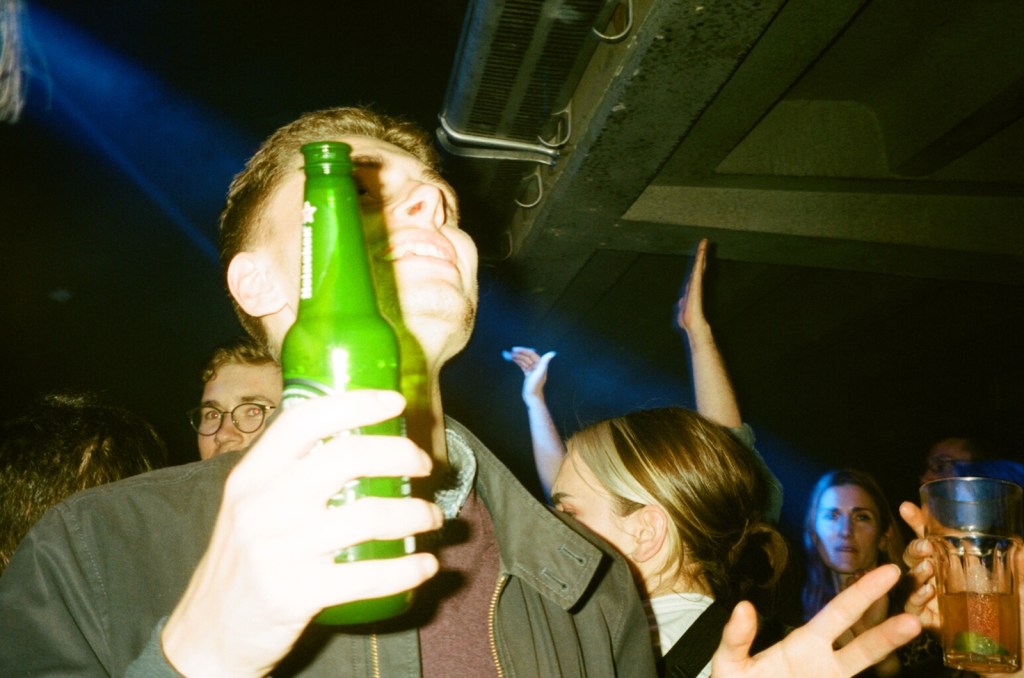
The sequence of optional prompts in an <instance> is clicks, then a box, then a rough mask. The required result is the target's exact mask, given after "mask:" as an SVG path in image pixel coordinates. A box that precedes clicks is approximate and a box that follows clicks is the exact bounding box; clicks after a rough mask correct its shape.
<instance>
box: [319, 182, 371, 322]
mask: <svg viewBox="0 0 1024 678" xmlns="http://www.w3.org/2000/svg"><path fill="white" fill-rule="evenodd" d="M323 167H324V166H321V165H314V166H312V167H307V169H306V190H305V204H304V205H303V225H302V261H301V276H300V281H301V282H300V289H299V313H300V314H301V315H320V314H328V313H329V314H332V315H345V316H379V315H380V311H379V310H378V307H377V298H376V291H375V289H374V285H373V272H372V270H371V268H370V259H369V254H368V253H367V248H366V240H365V236H364V234H363V229H362V223H361V218H360V214H359V201H358V196H357V194H356V190H355V185H354V184H353V181H352V178H351V176H350V175H348V174H346V173H340V172H339V173H337V174H328V173H324V171H323Z"/></svg>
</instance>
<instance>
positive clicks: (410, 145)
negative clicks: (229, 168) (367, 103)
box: [220, 107, 440, 344]
mask: <svg viewBox="0 0 1024 678" xmlns="http://www.w3.org/2000/svg"><path fill="white" fill-rule="evenodd" d="M340 136H365V137H371V138H374V139H379V140H381V141H385V142H387V143H390V144H393V145H395V146H397V147H398V148H400V149H402V150H404V151H406V152H408V153H410V154H412V155H413V156H415V157H416V158H417V159H419V160H420V161H421V162H423V163H424V164H425V165H427V167H429V168H430V169H431V170H434V171H437V170H438V168H439V167H440V156H439V155H438V153H437V150H436V149H435V148H434V146H433V144H432V141H431V137H430V135H429V134H428V133H427V132H426V131H424V130H423V129H421V128H420V127H419V126H418V125H416V124H415V123H412V122H408V121H406V120H403V119H400V118H396V117H392V116H389V115H385V114H383V113H378V112H376V111H374V110H372V109H369V108H356V107H338V108H328V109H324V110H319V111H313V112H310V113H305V114H303V115H302V116H301V117H299V118H298V119H297V120H295V121H293V122H291V123H289V124H287V125H285V126H284V127H281V128H280V129H278V130H277V131H276V132H274V133H273V134H271V135H270V136H269V137H268V138H267V139H266V141H264V142H263V144H262V145H261V146H260V148H259V150H257V151H256V153H255V154H254V155H253V156H252V158H250V159H249V161H248V162H247V163H246V165H245V168H244V169H243V170H242V171H241V172H239V173H238V174H237V175H236V176H235V178H234V179H233V180H232V182H231V186H230V187H229V188H228V196H227V202H226V204H225V206H224V210H223V211H222V212H221V215H220V262H221V266H222V267H223V269H224V271H225V273H226V272H227V268H228V265H229V264H230V263H231V260H232V259H233V258H234V257H235V255H236V254H238V253H239V252H243V251H246V250H247V249H249V248H251V247H253V246H254V245H255V244H256V243H258V242H259V241H260V238H261V237H266V234H264V233H261V228H260V225H261V219H260V216H261V214H262V212H263V210H264V208H265V207H266V204H267V201H268V200H269V199H270V197H271V195H272V194H273V192H274V190H275V189H276V188H277V187H278V185H279V184H280V183H281V182H282V181H283V180H284V178H285V177H286V176H288V174H289V172H290V171H292V170H293V169H295V167H296V166H297V162H298V158H299V154H300V150H299V149H300V148H301V147H302V145H303V144H306V143H310V142H313V141H321V140H325V139H336V138H338V137H340ZM232 305H233V306H234V309H235V314H236V315H237V316H238V319H239V321H240V322H241V323H242V327H244V328H245V330H246V332H248V333H249V334H250V335H251V336H252V337H253V338H255V339H256V340H257V341H259V342H260V343H263V344H266V343H267V334H266V329H265V328H264V327H263V324H262V323H261V322H260V321H259V319H258V318H254V317H252V316H250V315H249V314H248V313H246V312H245V311H244V310H242V308H241V307H240V306H239V305H238V303H237V302H236V301H235V300H234V299H232Z"/></svg>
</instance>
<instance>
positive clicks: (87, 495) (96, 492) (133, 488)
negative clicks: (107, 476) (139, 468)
mask: <svg viewBox="0 0 1024 678" xmlns="http://www.w3.org/2000/svg"><path fill="white" fill-rule="evenodd" d="M240 459H241V455H239V454H235V453H232V454H225V455H221V456H218V457H214V458H212V459H208V460H206V461H197V462H192V463H188V464H181V465H177V466H167V467H164V468H159V469H155V470H153V471H147V472H146V473H140V474H138V475H134V476H130V477H128V478H122V479H121V480H116V481H114V482H110V483H105V484H103V485H97V486H95V487H90V488H88V489H85V490H81V491H80V492H76V493H75V494H73V495H71V496H70V497H68V498H67V499H65V500H64V501H63V502H61V504H62V505H64V506H75V505H77V504H79V503H92V502H100V501H121V500H122V498H124V497H130V496H134V495H152V494H168V495H176V496H182V495H189V494H194V493H196V492H208V491H209V488H210V487H211V486H220V485H223V483H224V481H225V480H226V479H227V476H228V474H229V473H230V472H231V469H233V468H234V467H235V465H236V464H237V463H238V461H239V460H240Z"/></svg>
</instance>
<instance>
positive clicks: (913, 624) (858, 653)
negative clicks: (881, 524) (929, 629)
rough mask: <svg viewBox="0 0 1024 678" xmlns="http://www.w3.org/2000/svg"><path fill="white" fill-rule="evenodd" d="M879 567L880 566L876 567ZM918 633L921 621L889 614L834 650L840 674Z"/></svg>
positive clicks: (878, 658)
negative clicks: (876, 624)
mask: <svg viewBox="0 0 1024 678" xmlns="http://www.w3.org/2000/svg"><path fill="white" fill-rule="evenodd" d="M879 569H882V568H879ZM919 633H921V622H919V621H918V620H917V617H913V616H911V615H909V614H899V615H896V616H895V617H889V618H888V619H886V620H885V621H884V622H882V623H881V624H879V625H878V626H875V627H872V628H871V629H869V630H867V631H865V632H864V633H862V634H860V635H859V636H857V637H856V638H854V639H853V641H851V642H849V643H847V644H846V645H845V646H843V648H842V649H840V650H838V651H837V652H836V655H835V656H836V663H837V664H838V665H839V667H840V668H841V670H842V675H846V676H852V675H855V674H857V673H860V672H861V671H863V670H864V669H866V668H868V667H869V666H873V665H874V664H877V663H878V662H880V661H882V660H883V659H885V658H886V656H888V655H889V654H891V653H892V652H893V651H895V650H896V648H898V647H900V646H901V645H906V644H907V643H909V642H910V641H911V640H913V639H914V638H915V637H916V636H917V634H919Z"/></svg>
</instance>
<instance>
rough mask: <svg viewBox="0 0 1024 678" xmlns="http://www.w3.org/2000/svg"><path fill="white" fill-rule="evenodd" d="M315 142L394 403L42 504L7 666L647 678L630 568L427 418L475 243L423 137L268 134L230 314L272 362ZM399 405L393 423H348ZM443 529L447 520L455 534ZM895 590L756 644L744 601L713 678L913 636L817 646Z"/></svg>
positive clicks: (7, 613)
mask: <svg viewBox="0 0 1024 678" xmlns="http://www.w3.org/2000/svg"><path fill="white" fill-rule="evenodd" d="M326 139H330V140H335V141H341V142H344V143H347V144H349V145H350V146H351V148H352V157H353V160H354V163H355V165H356V172H355V173H356V178H357V180H358V181H359V182H360V185H361V192H362V196H363V197H362V213H363V225H364V229H365V230H366V233H367V239H368V244H369V252H370V256H371V260H372V262H373V266H374V267H375V272H376V273H378V274H379V276H380V277H379V278H378V280H377V283H378V287H379V290H378V291H379V293H380V295H381V306H382V310H383V312H384V315H385V316H387V317H388V318H389V319H390V320H391V321H392V323H393V324H394V325H395V327H396V329H397V330H398V334H399V341H400V343H401V349H402V361H403V363H402V364H403V375H402V391H403V394H401V395H400V394H398V393H395V392H391V391H363V392H350V393H345V394H341V395H337V396H327V397H323V398H318V399H314V400H310V401H309V402H306V403H302V404H301V405H297V406H295V407H293V408H289V409H288V411H286V412H283V413H280V414H279V415H278V416H276V417H275V420H274V421H272V422H271V423H270V424H269V425H268V426H267V428H266V430H265V431H264V433H263V434H262V436H261V437H260V439H259V440H258V441H257V442H256V443H255V444H254V445H253V446H252V447H251V448H250V450H249V451H248V453H247V454H246V455H245V456H244V457H242V456H241V455H238V454H235V453H230V454H225V455H220V456H217V457H214V458H213V459H211V460H209V461H207V462H204V463H201V464H192V465H188V466H184V467H177V468H174V469H166V470H164V471H159V472H156V473H151V474H146V475H144V476H141V477H139V478H136V479H133V480H129V481H127V482H123V483H116V484H113V485H110V486H107V487H105V488H103V489H102V490H99V491H96V492H90V493H85V494H80V495H77V496H76V497H74V498H72V499H71V500H69V501H68V502H65V503H64V504H63V505H61V506H60V507H59V508H58V509H57V510H55V511H51V512H50V514H48V516H47V517H46V518H44V519H43V520H42V521H41V522H40V524H39V525H38V526H37V527H36V528H35V529H34V530H33V531H32V532H31V533H30V535H29V536H28V537H27V538H26V540H25V542H24V543H23V545H22V547H21V548H20V549H19V551H18V553H16V554H15V557H14V559H13V560H12V562H11V565H10V567H9V568H8V569H7V571H6V573H5V575H4V577H3V578H2V579H0V674H3V675H27V674H33V675H38V674H42V673H46V672H49V673H52V674H60V675H66V674H70V673H74V672H75V671H78V672H80V673H83V674H89V675H92V674H111V675H115V674H116V675H123V674H127V675H142V674H145V675H169V676H170V675H179V674H183V675H187V676H205V675H210V676H222V675H240V676H249V675H253V676H255V675H265V674H268V673H270V672H273V673H274V675H338V676H371V675H374V676H376V675H381V676H389V677H390V676H419V675H425V676H452V677H455V676H486V675H495V676H498V675H514V676H543V677H545V678H547V677H550V676H652V675H654V674H655V666H654V659H653V657H652V650H651V642H650V638H649V635H648V634H649V632H648V627H647V622H646V619H645V617H644V613H643V610H642V607H641V604H640V601H639V599H638V597H637V593H636V588H635V586H634V583H633V580H632V577H631V575H630V572H629V570H628V568H627V566H626V564H625V562H624V561H623V559H622V558H621V557H620V556H618V555H617V554H615V553H614V552H613V551H612V550H611V549H610V548H609V547H606V546H604V545H603V544H601V543H600V542H599V540H597V539H596V538H594V537H593V536H590V535H589V534H585V532H584V531H582V530H579V529H578V528H576V527H575V526H573V525H570V524H567V522H566V521H565V520H563V519H562V518H561V517H559V516H556V515H554V514H553V513H551V512H550V511H549V510H548V509H546V508H545V507H544V506H542V505H541V504H540V503H539V502H537V501H536V500H534V499H533V497H532V496H531V495H530V494H529V493H528V492H527V491H526V490H525V489H524V488H523V487H522V486H521V485H520V484H519V483H518V482H517V481H516V479H515V478H514V476H513V475H512V473H511V472H510V471H509V470H508V469H506V468H505V467H504V466H502V465H501V463H500V462H499V461H498V460H497V459H495V458H494V457H493V456H492V455H491V454H490V452H488V451H487V450H486V448H484V446H483V445H482V444H481V443H480V442H479V441H478V440H477V439H476V438H475V437H473V436H472V434H471V433H469V431H468V430H466V429H465V428H463V427H462V426H460V425H459V424H458V423H457V422H454V421H452V420H447V419H445V417H444V414H443V410H442V405H441V397H440V388H439V375H440V370H441V368H442V366H443V365H444V364H445V362H447V361H448V360H449V359H450V358H451V357H452V356H454V355H455V354H456V353H458V352H459V351H460V350H461V349H462V348H463V347H464V346H465V344H466V342H467V341H468V339H469V335H470V332H471V330H472V327H473V322H474V317H475V313H476V303H477V289H476V266H477V253H476V249H475V246H474V245H473V242H472V240H471V239H470V238H469V237H468V236H467V235H466V233H464V232H463V231H461V230H460V229H459V222H458V212H457V207H456V201H455V196H454V194H453V192H452V190H451V188H450V187H449V186H448V185H447V183H445V182H444V181H443V180H442V179H441V178H440V176H439V175H438V174H437V172H436V169H435V168H436V166H437V162H436V157H435V154H434V151H433V150H432V147H431V144H430V140H429V137H428V136H427V135H425V134H424V133H423V132H421V131H420V130H418V129H417V128H414V127H411V126H410V125H408V124H405V123H401V122H399V121H397V120H394V119H391V118H388V117H386V116H379V115H376V114H373V113H371V112H368V111H365V110H362V109H334V110H329V111H320V112H317V113H312V114H307V115H305V116H303V117H301V118H300V119H299V120H297V121H296V122H294V123H292V124H290V125H287V126H285V127H284V128H282V129H281V130H278V132H276V133H275V134H274V135H272V136H271V137H270V138H269V139H268V140H267V142H266V143H265V144H264V145H263V146H262V147H261V149H260V150H259V151H258V152H257V153H256V154H255V156H254V157H253V158H252V159H251V160H250V162H249V163H248V164H247V165H246V168H245V169H244V170H243V171H242V173H241V174H239V176H238V177H236V179H235V180H234V181H233V182H232V185H231V188H230V190H229V194H228V200H227V206H226V208H225V210H224V213H223V215H222V219H221V234H222V243H221V244H222V261H223V263H224V265H225V266H226V269H227V281H228V287H229V288H230V290H231V294H232V297H233V299H234V301H235V303H236V305H237V308H238V311H239V316H240V318H241V320H242V322H243V324H244V325H245V327H246V329H247V330H248V331H249V332H250V334H252V335H253V336H254V337H256V338H257V339H259V340H261V341H263V342H264V343H266V344H267V345H268V346H269V347H270V348H271V349H272V350H273V351H274V352H275V353H276V352H279V351H280V347H281V342H282V340H283V338H284V336H285V334H286V333H287V331H288V329H289V328H290V327H291V325H292V324H293V323H294V321H295V318H296V312H297V308H298V297H299V284H298V282H299V260H300V254H299V252H300V235H299V233H300V224H301V221H302V214H301V211H302V196H303V181H302V169H301V168H302V159H301V156H300V154H299V148H300V146H301V145H302V144H304V143H307V142H311V141H320V140H326ZM403 396H404V397H403ZM400 414H401V415H403V416H404V418H405V422H406V431H407V434H408V438H405V437H390V436H347V435H339V434H340V433H342V432H344V431H346V430H349V429H353V428H358V427H362V426H367V425H370V424H374V423H376V422H381V421H384V420H388V419H392V418H394V417H396V416H398V415H400ZM325 439H328V440H327V442H322V441H324V440H325ZM364 476H409V477H413V478H421V479H424V481H425V482H424V483H423V484H424V486H425V488H426V492H427V493H426V494H425V495H423V494H422V493H421V496H427V497H430V498H431V499H432V501H427V500H425V499H419V498H404V499H383V498H364V499H360V500H358V501H354V502H351V503H346V504H344V505H342V506H339V507H336V508H332V509H330V510H328V509H326V508H325V506H326V504H327V502H328V499H329V498H330V497H331V496H332V495H334V494H335V493H336V492H337V490H338V488H339V487H342V486H344V485H345V484H346V483H347V482H348V481H350V480H353V479H356V478H360V477H364ZM456 521H458V523H459V524H460V525H461V526H462V528H463V529H461V530H453V529H448V528H450V527H451V526H452V525H453V523H455V522H456ZM442 525H444V526H445V527H444V528H443V529H439V528H442ZM424 532H429V533H430V538H429V539H428V540H426V541H428V542H429V544H430V545H431V548H430V550H431V553H426V552H419V553H415V554H412V555H408V556H403V557H398V558H393V559H387V560H374V561H359V562H351V563H341V564H339V563H335V562H334V554H335V553H336V552H337V551H338V550H339V549H342V548H344V547H347V546H351V545H353V544H358V543H361V542H364V541H367V540H370V539H400V538H404V537H406V536H408V535H411V534H415V533H424ZM435 554H436V555H435ZM439 567H440V573H439V574H438V571H439ZM435 574H438V576H437V577H434V575H435ZM894 581H895V576H894V573H893V572H891V571H879V572H876V573H872V574H870V575H868V576H866V577H864V578H863V579H862V580H861V581H860V582H858V583H857V584H856V585H855V586H854V587H852V588H851V589H850V590H849V591H848V592H845V594H844V595H841V596H839V597H837V598H836V599H835V601H833V604H832V605H830V607H829V608H828V609H827V610H826V611H825V612H827V613H828V614H827V615H825V616H823V617H822V619H821V620H818V619H816V620H814V621H812V622H811V623H810V624H808V626H806V627H803V628H801V629H798V630H797V631H796V632H794V633H793V634H792V635H791V636H790V637H789V638H787V640H786V641H783V643H780V644H779V645H777V646H773V647H772V648H769V649H768V650H766V651H765V652H764V653H762V654H760V655H758V656H757V657H755V658H753V659H751V658H748V657H747V650H748V649H749V644H750V641H751V640H752V639H753V629H754V626H755V625H756V621H755V620H754V619H753V617H752V616H751V610H749V609H746V608H744V609H741V610H738V611H737V613H736V614H734V619H733V622H732V623H731V624H730V625H729V626H728V627H727V629H726V633H725V634H724V636H723V645H722V648H721V649H720V650H719V653H718V655H716V658H715V671H716V676H744V677H747V676H759V675H764V676H768V675H806V672H807V671H813V672H814V675H815V676H839V675H852V674H853V673H855V672H856V671H857V670H859V669H860V668H863V667H865V666H868V665H869V664H871V663H872V662H873V661H874V659H875V658H876V657H880V656H883V655H885V654H888V652H890V651H891V650H892V648H893V647H894V646H895V645H898V644H901V643H902V642H906V641H907V640H909V639H910V638H911V637H913V636H914V635H916V633H917V632H918V630H919V626H917V625H916V623H915V622H914V621H913V620H912V619H909V618H907V617H905V616H904V617H894V618H893V619H890V620H889V621H888V622H886V624H883V625H881V626H879V627H876V628H875V629H872V630H871V631H870V632H868V633H866V634H864V635H863V636H861V637H859V638H858V639H857V640H856V641H854V643H851V644H850V645H847V646H846V647H845V648H843V649H842V650H840V651H839V652H835V653H833V651H832V649H831V642H832V640H833V639H834V637H835V636H836V635H838V634H839V633H840V632H841V631H842V630H844V627H845V626H848V625H849V624H850V623H852V622H853V621H855V620H856V618H857V617H858V616H859V615H860V614H861V613H863V610H864V608H865V607H866V606H867V604H869V603H870V601H871V600H872V599H874V598H877V597H878V596H880V595H882V594H883V593H884V592H885V590H887V588H888V587H890V586H891V585H892V584H893V583H894ZM414 587H419V589H418V590H417V593H416V596H415V599H414V605H413V609H412V610H410V611H409V612H408V613H406V614H404V615H401V616H398V617H395V618H393V619H390V620H387V621H384V622H379V623H377V624H374V625H372V626H355V627H344V626H342V627H336V626H323V625H319V624H310V620H311V619H312V618H313V617H314V616H315V615H317V613H318V612H319V611H320V610H321V609H323V608H324V607H328V606H332V605H337V604H341V603H346V602H350V601H356V600H363V599H367V598H376V597H381V596H387V595H389V594H394V593H397V592H400V591H404V590H407V589H410V588H414ZM748 632H749V633H748ZM748 635H749V638H748V637H747V636H748Z"/></svg>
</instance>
